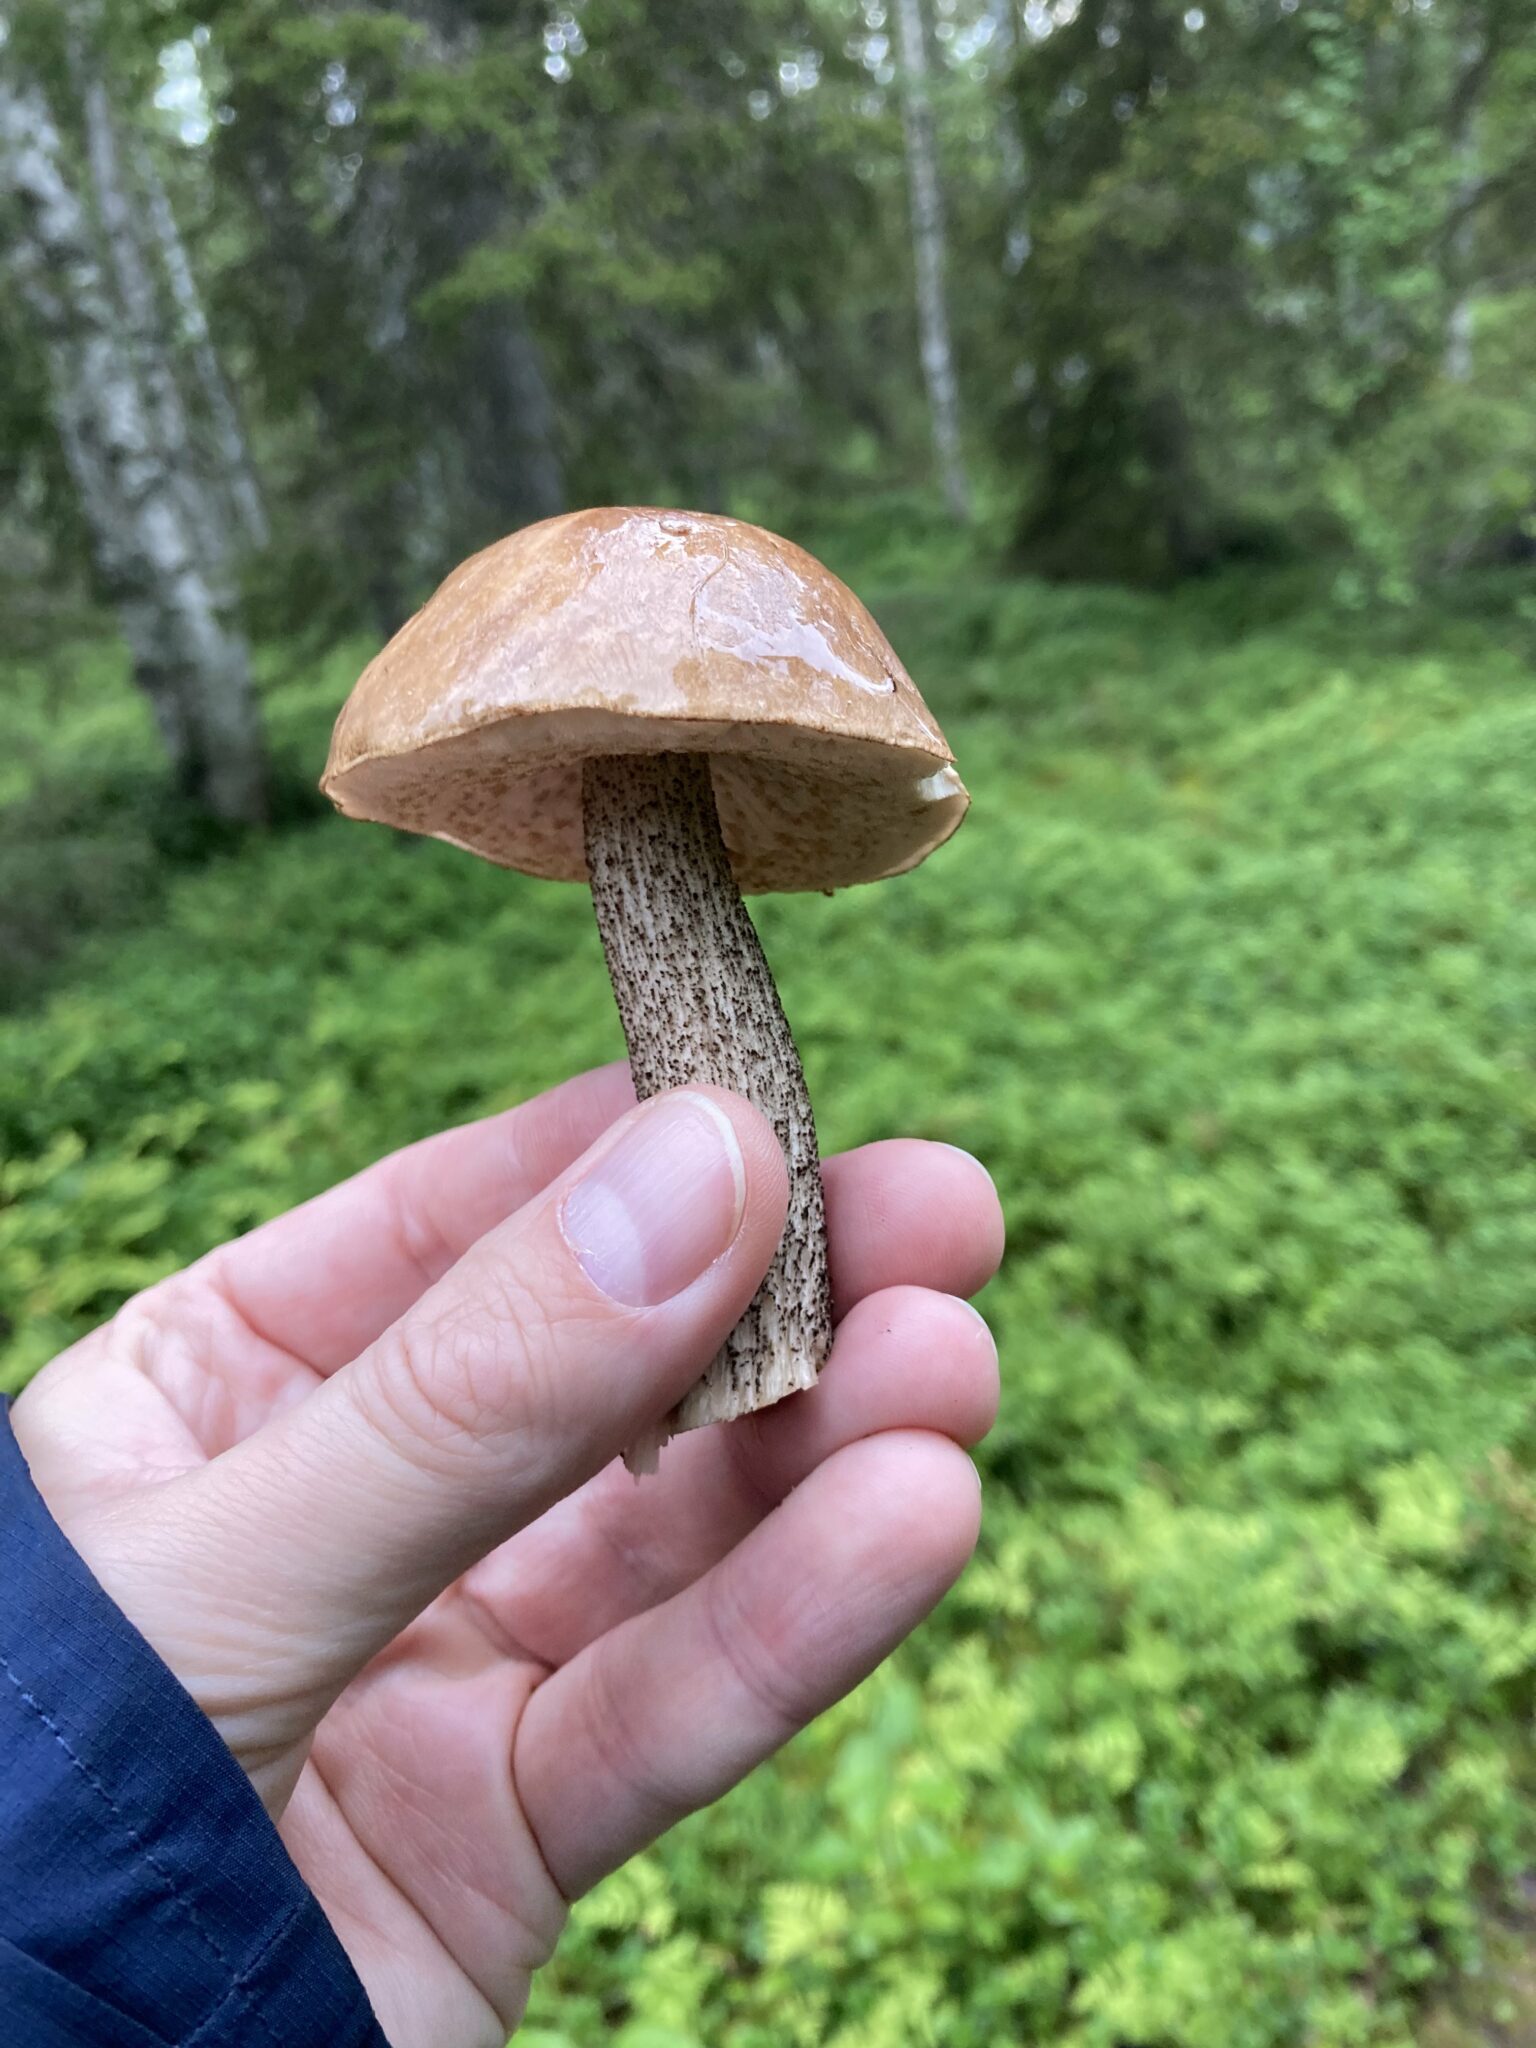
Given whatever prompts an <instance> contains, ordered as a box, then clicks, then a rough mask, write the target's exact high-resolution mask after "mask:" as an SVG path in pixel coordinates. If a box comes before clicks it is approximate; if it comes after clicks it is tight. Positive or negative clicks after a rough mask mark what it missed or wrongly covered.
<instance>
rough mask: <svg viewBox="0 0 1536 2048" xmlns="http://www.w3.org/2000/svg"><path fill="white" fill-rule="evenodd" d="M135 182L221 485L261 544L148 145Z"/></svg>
mask: <svg viewBox="0 0 1536 2048" xmlns="http://www.w3.org/2000/svg"><path fill="white" fill-rule="evenodd" d="M135 155H136V163H135V169H136V171H137V174H138V183H139V185H140V187H141V189H142V191H143V193H144V198H145V218H146V219H147V221H148V223H149V228H150V232H151V234H152V235H153V236H154V239H155V244H156V247H157V250H158V252H159V257H160V263H161V267H162V269H163V270H164V272H165V279H166V282H167V284H168V285H169V286H170V289H171V298H172V301H173V302H174V304H175V308H176V319H177V323H178V326H179V328H180V335H179V339H180V340H181V342H182V345H183V346H184V347H185V349H186V350H187V353H188V355H189V356H190V358H191V363H192V369H193V373H194V375H195V376H196V378H197V385H198V390H199V391H200V393H201V395H202V401H203V407H204V410H205V412H206V414H207V418H208V424H209V427H210V430H211V432H212V436H213V443H214V452H215V454H216V455H217V456H218V459H219V467H220V472H221V477H222V481H223V484H224V489H225V491H226V493H227V495H228V497H229V501H230V504H231V506H232V507H233V509H234V513H235V517H236V519H237V520H238V521H239V524H240V529H241V531H242V533H243V534H244V536H245V538H246V539H247V540H248V541H249V542H250V543H251V545H252V546H253V547H264V546H265V545H266V543H267V541H268V539H269V538H270V535H271V528H270V526H269V524H268V520H267V509H266V505H265V504H264V502H263V500H262V495H261V486H260V484H259V483H258V482H257V479H256V470H255V465H254V464H253V463H252V461H251V451H250V447H249V445H248V444H247V442H246V438H245V431H244V429H243V428H242V426H241V424H240V413H239V409H238V407H237V406H236V404H235V398H234V393H233V392H232V391H231V390H230V388H229V381H228V379H227V378H226V377H225V375H224V370H223V366H222V364H221V363H220V362H219V356H218V351H217V349H216V348H215V347H214V345H213V335H212V332H211V331H210V329H209V326H208V315H207V313H206V311H205V310H204V307H203V295H202V292H201V291H200V290H199V289H198V283H197V277H196V274H195V273H194V271H193V269H192V265H191V262H190V260H189V259H188V256H187V248H186V244H185V242H183V240H182V238H181V229H180V227H179V226H178V225H177V221H176V210H175V208H174V207H173V206H172V204H171V195H170V194H169V192H167V191H166V189H165V180H164V179H163V178H162V177H161V176H160V173H159V171H158V169H157V168H156V166H155V162H154V159H153V158H152V157H151V156H150V155H149V152H148V151H147V150H143V151H138V152H136V153H135Z"/></svg>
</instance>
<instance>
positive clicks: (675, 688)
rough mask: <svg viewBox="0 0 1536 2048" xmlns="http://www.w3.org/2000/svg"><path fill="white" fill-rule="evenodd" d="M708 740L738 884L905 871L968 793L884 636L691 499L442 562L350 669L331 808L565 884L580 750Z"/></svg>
mask: <svg viewBox="0 0 1536 2048" xmlns="http://www.w3.org/2000/svg"><path fill="white" fill-rule="evenodd" d="M635 752H642V753H707V754H708V755H709V756H710V757H711V760H710V766H711V776H712V780H713V783H714V789H715V801H716V805H717V808H718V810H719V813H720V822H721V828H722V830H723V832H724V835H725V842H726V845H727V847H728V848H729V850H730V854H731V861H732V865H733V867H734V869H735V872H736V877H737V880H738V882H739V883H740V886H741V887H742V888H743V889H745V890H758V891H761V890H770V889H831V888H839V887H842V886H844V885H845V884H847V883H850V882H868V881H874V880H876V879H878V878H879V877H880V876H883V875H893V874H899V873H900V872H901V871H902V870H903V869H905V868H910V867H915V866H916V865H917V863H918V862H919V861H920V860H922V859H923V858H924V856H925V855H926V854H929V853H931V852H932V851H933V849H934V847H936V846H938V845H940V844H941V843H942V842H943V841H944V840H946V839H947V838H948V837H949V835H950V834H951V833H952V832H953V831H954V829H955V827H956V826H957V825H958V824H959V823H960V820H961V818H962V817H964V815H965V811H966V807H967V805H968V803H969V801H970V799H969V797H968V796H967V794H966V791H965V787H964V785H963V784H962V783H961V781H960V778H959V776H958V775H957V774H956V773H955V769H954V765H953V760H952V757H951V755H950V751H949V748H948V746H947V745H946V743H945V740H944V735H943V734H942V733H941V732H940V731H939V728H938V726H937V725H936V724H935V722H934V720H933V718H932V717H931V716H930V714H929V712H928V709H927V707H926V706H925V705H924V703H923V700H922V698H921V697H920V696H919V695H918V693H917V690H916V689H915V687H914V686H913V683H912V680H911V678H910V677H909V676H908V674H907V672H906V670H905V669H904V668H903V667H902V666H901V663H900V662H899V661H898V660H897V659H896V656H895V655H894V654H893V653H892V651H891V648H890V646H889V644H888V642H887V641H886V639H885V636H884V634H883V633H882V632H881V631H880V629H879V627H878V626H877V625H876V624H875V622H874V620H873V619H872V618H871V617H870V615H869V613H868V612H867V611H866V610H865V609H864V607H863V605H862V604H860V602H859V600H858V599H857V598H856V597H855V596H854V595H853V593H852V591H850V590H848V589H846V588H845V587H844V586H843V585H842V584H841V583H839V582H838V580H837V578H836V577H835V576H832V575H830V574H829V573H828V572H827V571H826V570H825V569H823V568H822V566H821V564H820V563H819V562H816V561H814V560H813V559H812V558H811V556H809V555H808V554H806V553H805V552H804V550H803V549H801V548H797V547H795V546H793V545H792V543H790V542H789V541H786V540H780V539H779V538H778V536H777V535H775V534H771V533H765V532H764V531H763V530H762V529H761V528H760V527H756V526H747V525H745V524H743V523H742V522H741V521H740V520H736V519H724V518H718V517H715V516H713V515H710V514H706V513H699V512H667V511H657V510H652V509H648V508H645V509H634V510H631V509H603V510H599V511H592V512H570V513H566V514H565V515H564V516H563V517H561V518H558V519H546V520H544V521H543V522H542V523H541V524H540V525H538V526H531V527H528V528H526V529H525V530H524V531H523V532H521V533H515V534H513V535H512V536H511V537H510V538H509V539H507V540H503V541H498V542H497V543H496V545H495V546H494V547H489V548H486V549H484V550H483V552H482V553H480V554H478V555H474V556H471V558H470V559H469V560H468V561H467V562H464V563H462V564H461V565H460V566H459V567H458V568H457V569H455V570H454V572H453V574H452V575H451V576H449V577H448V579H447V581H446V582H445V583H444V584H443V585H442V587H441V588H440V589H439V590H438V591H437V592H436V593H435V595H434V596H433V597H431V598H430V599H429V600H428V602H427V603H426V605H424V606H423V608H422V609H421V611H419V612H418V613H417V614H416V616H415V617H414V618H413V619H411V620H409V621H408V622H407V624H406V625H404V626H403V627H402V628H401V629H400V631H399V632H398V633H397V634H396V635H395V637H394V639H393V640H391V641H390V643H389V645H388V646H387V647H386V648H385V649H384V650H383V652H382V653H381V654H379V655H378V656H377V657H376V658H375V659H374V660H373V661H372V662H370V663H369V665H368V667H367V668H366V669H365V670H364V672H363V675H362V677H361V678H360V680H359V681H358V683H357V686H356V688H355V689H354V690H353V692H352V694H351V696H350V697H349V698H348V699H347V702H346V704H345V705H344V707H343V709H342V713H341V716H340V718H339V719H338V720H337V721H336V730H335V733H334V735H333V736H332V740H331V753H330V759H329V761H328V762H327V763H326V769H325V775H324V777H323V779H322V787H323V788H324V790H325V791H326V794H327V795H328V796H329V797H330V798H331V800H332V802H333V803H335V805H336V806H337V808H338V809H339V810H341V811H344V812H345V813H346V814H347V816H348V817H353V818H373V819H377V820H379V821H380V822H381V823H383V824H387V825H398V826H402V827H404V828H405V829H406V830H407V831H412V832H426V833H431V834H432V835H434V836H435V837H437V838H439V839H447V840H451V841H452V842H453V843H454V844H456V845H459V846H465V847H468V848H469V849H470V850H471V851H472V852H475V853H479V854H483V855H484V856H485V858H486V859H488V860H493V861H497V862H499V863H500V864H501V865H502V866H504V867H514V868H521V869H523V870H524V871H525V872H526V873H528V874H532V875H543V876H547V877H549V878H551V879H553V880H557V881H585V880H586V879H587V867H586V859H585V855H584V853H583V850H582V849H583V841H582V814H581V763H582V761H583V759H585V758H587V757H588V756H591V755H599V754H625V753H635Z"/></svg>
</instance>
